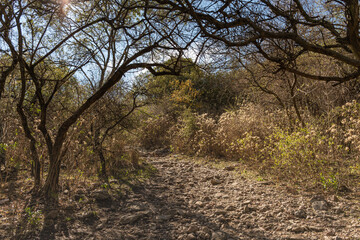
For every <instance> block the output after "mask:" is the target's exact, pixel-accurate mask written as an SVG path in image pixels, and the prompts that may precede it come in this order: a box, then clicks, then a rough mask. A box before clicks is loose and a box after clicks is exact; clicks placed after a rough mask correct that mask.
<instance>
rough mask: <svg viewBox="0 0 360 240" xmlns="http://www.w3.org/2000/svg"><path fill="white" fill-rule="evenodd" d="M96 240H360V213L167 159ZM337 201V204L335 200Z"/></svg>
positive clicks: (341, 204)
mask: <svg viewBox="0 0 360 240" xmlns="http://www.w3.org/2000/svg"><path fill="white" fill-rule="evenodd" d="M149 161H150V162H151V163H152V164H153V165H154V166H155V167H156V168H157V169H158V170H159V171H158V173H157V174H156V176H154V177H153V178H152V179H151V180H150V181H149V182H148V183H146V184H143V185H142V186H141V187H138V188H136V189H134V192H133V193H132V194H130V195H129V196H128V198H127V199H126V201H125V202H123V203H122V205H121V207H120V208H119V209H117V211H116V213H114V214H110V215H109V217H108V218H107V220H106V224H103V225H101V226H100V228H101V230H100V229H99V231H96V232H95V233H94V235H93V236H94V238H95V239H186V240H191V239H214V240H215V239H360V219H359V206H357V205H355V204H352V203H351V202H350V201H345V200H343V199H341V200H338V199H336V198H334V197H332V198H333V199H332V200H330V199H324V198H322V197H319V196H301V195H294V194H291V193H288V190H286V188H284V190H282V189H281V188H279V187H275V186H274V185H273V184H272V183H269V182H257V181H250V180H246V179H241V178H239V177H237V178H236V177H235V176H234V174H232V172H231V168H228V169H227V170H219V169H214V168H211V167H208V166H203V165H200V164H197V163H194V162H190V161H186V160H185V161H184V160H180V159H179V157H177V156H176V155H175V156H168V157H159V158H155V157H152V158H149ZM330 198H331V197H330Z"/></svg>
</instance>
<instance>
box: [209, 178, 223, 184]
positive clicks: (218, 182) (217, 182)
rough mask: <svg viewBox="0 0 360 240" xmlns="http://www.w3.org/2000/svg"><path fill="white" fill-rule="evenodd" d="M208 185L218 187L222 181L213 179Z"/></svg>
mask: <svg viewBox="0 0 360 240" xmlns="http://www.w3.org/2000/svg"><path fill="white" fill-rule="evenodd" d="M210 183H211V184H212V185H219V184H221V183H222V181H221V180H220V179H216V178H213V179H211V180H210Z"/></svg>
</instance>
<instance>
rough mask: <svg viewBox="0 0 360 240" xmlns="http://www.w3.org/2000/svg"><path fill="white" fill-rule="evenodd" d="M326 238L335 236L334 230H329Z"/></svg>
mask: <svg viewBox="0 0 360 240" xmlns="http://www.w3.org/2000/svg"><path fill="white" fill-rule="evenodd" d="M326 236H330V237H331V236H335V231H334V230H330V231H329V232H327V233H326Z"/></svg>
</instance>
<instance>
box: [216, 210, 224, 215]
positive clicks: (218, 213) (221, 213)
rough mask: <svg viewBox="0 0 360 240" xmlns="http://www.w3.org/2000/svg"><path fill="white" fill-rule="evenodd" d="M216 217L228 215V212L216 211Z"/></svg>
mask: <svg viewBox="0 0 360 240" xmlns="http://www.w3.org/2000/svg"><path fill="white" fill-rule="evenodd" d="M215 215H226V211H224V210H220V211H216V212H215Z"/></svg>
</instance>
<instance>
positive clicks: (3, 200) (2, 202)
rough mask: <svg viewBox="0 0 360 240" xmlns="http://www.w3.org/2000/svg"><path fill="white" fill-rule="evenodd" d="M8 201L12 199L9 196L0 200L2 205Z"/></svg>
mask: <svg viewBox="0 0 360 240" xmlns="http://www.w3.org/2000/svg"><path fill="white" fill-rule="evenodd" d="M8 202H10V199H8V198H4V199H1V200H0V205H3V204H6V203H8Z"/></svg>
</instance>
